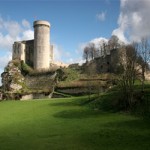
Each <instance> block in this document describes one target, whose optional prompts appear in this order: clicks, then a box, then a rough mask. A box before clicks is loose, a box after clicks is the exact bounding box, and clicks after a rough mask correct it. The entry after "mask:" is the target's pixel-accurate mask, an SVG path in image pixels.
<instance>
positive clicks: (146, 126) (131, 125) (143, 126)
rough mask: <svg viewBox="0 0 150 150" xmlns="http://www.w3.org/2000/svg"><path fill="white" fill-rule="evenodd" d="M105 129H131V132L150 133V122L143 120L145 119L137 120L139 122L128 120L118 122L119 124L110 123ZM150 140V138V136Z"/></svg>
mask: <svg viewBox="0 0 150 150" xmlns="http://www.w3.org/2000/svg"><path fill="white" fill-rule="evenodd" d="M105 127H108V128H109V127H112V128H116V129H118V128H124V129H130V130H134V129H135V130H141V131H142V130H147V131H149V133H150V120H143V119H140V118H139V119H137V120H127V121H118V122H115V123H114V122H110V123H109V124H106V125H105ZM149 138H150V136H149Z"/></svg>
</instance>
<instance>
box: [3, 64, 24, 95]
mask: <svg viewBox="0 0 150 150" xmlns="http://www.w3.org/2000/svg"><path fill="white" fill-rule="evenodd" d="M1 77H2V89H3V90H4V91H10V92H18V91H19V90H21V89H22V88H23V85H25V83H24V80H25V79H24V76H23V75H22V74H21V71H20V69H19V67H18V66H17V65H15V63H14V62H13V61H10V62H9V63H8V65H7V66H6V67H5V70H4V72H3V73H2V74H1Z"/></svg>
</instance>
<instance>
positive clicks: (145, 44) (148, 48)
mask: <svg viewBox="0 0 150 150" xmlns="http://www.w3.org/2000/svg"><path fill="white" fill-rule="evenodd" d="M137 49H138V53H139V55H140V58H141V59H140V63H139V64H140V65H141V70H142V91H144V84H145V73H146V69H147V68H148V67H149V64H150V43H149V41H148V38H146V37H145V38H142V39H141V42H140V43H138V47H137Z"/></svg>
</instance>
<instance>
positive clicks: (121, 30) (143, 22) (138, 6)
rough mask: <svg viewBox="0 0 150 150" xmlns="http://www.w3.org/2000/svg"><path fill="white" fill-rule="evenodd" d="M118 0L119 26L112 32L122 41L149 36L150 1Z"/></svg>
mask: <svg viewBox="0 0 150 150" xmlns="http://www.w3.org/2000/svg"><path fill="white" fill-rule="evenodd" d="M120 1H121V3H120V8H121V12H120V15H119V18H118V25H119V27H118V28H117V29H115V30H114V31H113V32H112V34H113V35H117V36H118V37H119V38H120V39H121V40H122V41H124V42H127V41H139V40H140V39H141V38H142V37H144V36H150V11H149V8H150V1H149V0H120Z"/></svg>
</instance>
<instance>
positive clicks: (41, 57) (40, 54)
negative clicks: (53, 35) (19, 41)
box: [34, 21, 50, 70]
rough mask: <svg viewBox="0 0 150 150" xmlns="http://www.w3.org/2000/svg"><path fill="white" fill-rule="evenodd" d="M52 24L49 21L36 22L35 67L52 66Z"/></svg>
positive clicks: (37, 68)
mask: <svg viewBox="0 0 150 150" xmlns="http://www.w3.org/2000/svg"><path fill="white" fill-rule="evenodd" d="M49 33H50V24H49V23H48V22H47V21H35V22H34V69H36V70H40V69H49V67H50V59H49V58H50V46H49V45H50V34H49Z"/></svg>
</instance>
